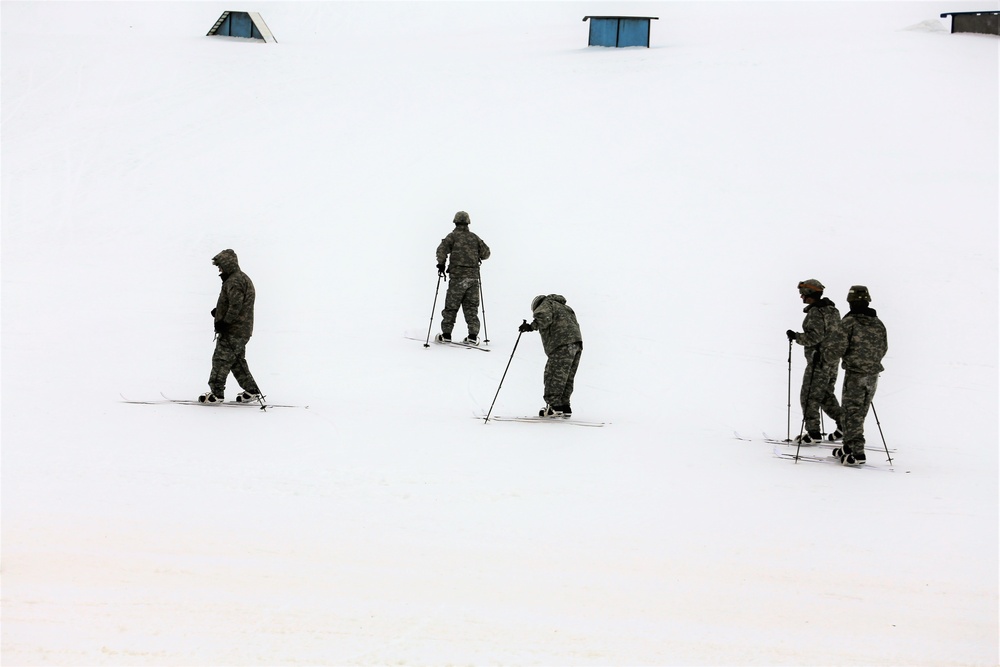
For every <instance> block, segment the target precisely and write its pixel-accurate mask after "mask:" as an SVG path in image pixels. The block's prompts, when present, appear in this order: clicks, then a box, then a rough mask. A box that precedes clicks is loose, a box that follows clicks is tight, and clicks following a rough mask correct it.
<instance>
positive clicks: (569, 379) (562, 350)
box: [543, 343, 583, 406]
mask: <svg viewBox="0 0 1000 667" xmlns="http://www.w3.org/2000/svg"><path fill="white" fill-rule="evenodd" d="M582 355H583V345H581V344H580V343H570V344H569V345H560V346H559V347H557V348H556V349H554V350H553V351H552V354H550V355H549V360H548V361H547V362H545V374H544V376H543V378H544V382H545V397H544V398H545V404H546V405H551V406H564V405H569V404H570V403H569V399H570V397H572V396H573V381H574V380H575V379H576V370H577V369H578V368H579V367H580V357H581V356H582Z"/></svg>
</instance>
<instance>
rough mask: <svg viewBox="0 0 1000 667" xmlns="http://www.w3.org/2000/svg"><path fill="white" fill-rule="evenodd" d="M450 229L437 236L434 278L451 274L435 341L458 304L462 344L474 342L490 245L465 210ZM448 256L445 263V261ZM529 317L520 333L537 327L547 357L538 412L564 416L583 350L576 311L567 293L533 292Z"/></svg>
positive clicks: (449, 325)
mask: <svg viewBox="0 0 1000 667" xmlns="http://www.w3.org/2000/svg"><path fill="white" fill-rule="evenodd" d="M453 222H454V223H455V229H454V230H452V231H451V233H449V234H448V235H447V236H446V237H444V238H443V239H441V243H440V244H438V247H437V270H438V276H439V278H446V276H447V275H450V276H451V281H450V283H449V285H448V293H447V295H446V296H445V301H444V310H443V311H441V318H442V319H441V333H439V334H438V335H437V336H436V339H437V341H438V342H440V343H446V342H450V341H451V334H452V331H453V330H454V328H455V321H456V320H457V319H458V309H459V308H461V309H462V314H463V315H464V316H465V323H466V325H467V326H468V329H469V335H468V336H466V337H465V339H464V340H463V341H462V342H463V343H464V344H466V345H479V304H480V295H481V283H480V276H479V267H480V265H481V264H482V263H483V260H485V259H489V257H490V248H489V246H487V245H486V243H484V242H483V240H482V239H481V238H479V236H477V235H476V234H475V233H473V232H471V231H470V230H469V225H470V223H471V220H470V219H469V214H468V213H466V212H465V211H459V212H458V213H456V214H455V218H454V220H453ZM446 260H449V261H450V263H449V265H448V268H447V269H445V261H446ZM531 313H532V321H531V323H528V322H527V321H525V322H524V323H523V324H521V326H520V327H518V330H519V331H520V332H521V333H525V332H529V331H537V332H538V333H539V334H540V335H541V337H542V347H543V348H544V349H545V355H546V356H547V357H548V361H547V362H546V363H545V373H544V376H543V379H544V384H545V392H544V396H543V398H544V399H545V407H543V408H542V409H541V410H539V411H538V416H539V417H569V416H570V415H572V414H573V408H572V406H571V405H570V398H571V397H572V395H573V383H574V380H575V378H576V371H577V369H578V368H579V367H580V357H581V356H582V354H583V336H582V334H581V333H580V324H579V323H578V322H577V320H576V313H575V312H573V309H572V308H570V307H569V306H568V305H566V298H565V297H563V296H561V295H559V294H549V295H540V296H536V297H535V298H534V299H533V300H532V301H531Z"/></svg>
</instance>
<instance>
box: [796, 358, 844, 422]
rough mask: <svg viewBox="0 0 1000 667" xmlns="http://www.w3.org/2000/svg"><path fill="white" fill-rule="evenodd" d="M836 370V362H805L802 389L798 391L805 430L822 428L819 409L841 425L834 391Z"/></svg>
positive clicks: (840, 415) (838, 406) (840, 414)
mask: <svg viewBox="0 0 1000 667" xmlns="http://www.w3.org/2000/svg"><path fill="white" fill-rule="evenodd" d="M837 371H838V369H837V365H836V364H822V363H819V364H817V363H813V362H811V361H810V362H809V363H807V364H806V372H805V373H804V374H803V376H802V390H801V391H800V392H799V403H800V404H801V405H802V418H803V419H804V420H805V424H806V431H821V430H822V429H820V427H819V426H820V418H819V411H820V410H823V412H825V413H826V414H827V415H828V416H829V417H830V419H832V420H834V421H835V422H836V423H837V425H841V419H842V418H843V415H842V412H843V411H842V410H841V408H840V403H838V402H837V394H836V392H835V385H836V384H837ZM831 430H832V429H831Z"/></svg>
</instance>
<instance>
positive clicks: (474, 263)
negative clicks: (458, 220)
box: [437, 225, 490, 278]
mask: <svg viewBox="0 0 1000 667" xmlns="http://www.w3.org/2000/svg"><path fill="white" fill-rule="evenodd" d="M449 255H451V263H450V264H449V266H448V273H450V274H451V275H452V276H453V277H455V278H478V277H479V265H480V264H482V262H483V260H484V259H489V257H490V247H489V246H488V245H486V244H485V243H483V240H482V239H481V238H479V237H478V236H476V235H475V234H474V233H472V232H470V231H469V226H468V225H455V229H454V230H453V231H452V232H451V233H450V234H448V236H446V237H444V238H443V239H441V243H440V244H438V247H437V263H438V264H444V261H445V259H447V257H448V256H449Z"/></svg>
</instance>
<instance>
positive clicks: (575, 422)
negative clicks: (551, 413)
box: [476, 415, 609, 428]
mask: <svg viewBox="0 0 1000 667" xmlns="http://www.w3.org/2000/svg"><path fill="white" fill-rule="evenodd" d="M476 419H480V420H485V419H486V415H483V416H480V417H476ZM489 421H497V422H535V423H538V424H546V423H552V424H569V425H570V426H586V427H588V428H601V427H602V426H607V425H608V423H609V422H591V421H580V420H579V419H573V418H572V417H531V416H529V415H524V416H523V417H507V416H503V415H500V416H497V415H492V416H490V419H489Z"/></svg>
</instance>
